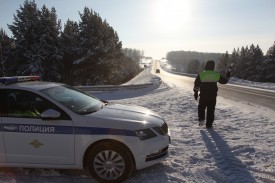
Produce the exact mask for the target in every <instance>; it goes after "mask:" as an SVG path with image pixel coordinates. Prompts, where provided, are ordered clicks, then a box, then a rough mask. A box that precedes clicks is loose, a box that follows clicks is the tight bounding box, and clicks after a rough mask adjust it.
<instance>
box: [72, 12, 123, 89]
mask: <svg viewBox="0 0 275 183" xmlns="http://www.w3.org/2000/svg"><path fill="white" fill-rule="evenodd" d="M80 18H81V21H80V23H79V31H80V32H79V36H80V55H81V56H82V57H81V58H79V59H78V60H77V61H75V62H74V64H77V71H76V72H77V74H78V76H79V79H80V81H79V82H81V83H82V84H105V83H110V82H115V81H114V77H113V76H114V75H118V73H117V72H118V70H117V68H118V66H117V65H118V64H119V63H118V62H119V59H121V57H122V51H121V48H122V44H121V42H120V41H119V38H118V35H117V33H116V32H115V31H114V30H113V28H112V27H110V26H109V25H108V23H107V22H106V20H105V21H102V19H101V17H100V16H99V14H97V13H95V12H93V10H89V9H88V8H87V7H85V8H84V12H83V14H80Z"/></svg>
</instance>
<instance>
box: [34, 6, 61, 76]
mask: <svg viewBox="0 0 275 183" xmlns="http://www.w3.org/2000/svg"><path fill="white" fill-rule="evenodd" d="M39 23H40V25H41V26H40V28H41V30H40V32H39V35H40V39H39V44H40V48H39V53H40V54H39V56H40V59H41V63H42V64H41V65H42V67H43V69H44V73H43V78H44V79H46V80H48V81H60V80H61V75H62V69H61V59H62V57H63V52H62V51H61V46H60V40H59V36H60V33H61V22H60V20H58V19H57V15H56V11H55V8H52V9H51V11H50V10H49V9H48V8H47V7H46V6H45V5H44V6H43V7H42V9H41V13H40V22H39Z"/></svg>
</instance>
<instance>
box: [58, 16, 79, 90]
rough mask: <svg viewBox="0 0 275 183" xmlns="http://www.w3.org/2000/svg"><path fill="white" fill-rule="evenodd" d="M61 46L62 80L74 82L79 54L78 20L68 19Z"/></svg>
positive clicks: (68, 82)
mask: <svg viewBox="0 0 275 183" xmlns="http://www.w3.org/2000/svg"><path fill="white" fill-rule="evenodd" d="M60 42H61V46H62V50H63V59H62V74H63V76H62V80H63V82H64V83H67V84H70V85H72V84H74V78H75V76H76V75H75V73H74V72H75V68H74V65H73V63H74V62H75V61H76V60H77V59H78V58H79V57H80V55H79V30H78V24H77V22H74V21H71V20H68V21H67V22H66V24H65V26H64V31H63V32H62V34H61V39H60Z"/></svg>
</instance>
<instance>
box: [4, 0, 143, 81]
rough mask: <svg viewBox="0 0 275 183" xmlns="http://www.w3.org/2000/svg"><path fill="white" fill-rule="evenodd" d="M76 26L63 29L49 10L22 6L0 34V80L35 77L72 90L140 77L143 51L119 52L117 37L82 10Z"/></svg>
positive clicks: (94, 15) (28, 1)
mask: <svg viewBox="0 0 275 183" xmlns="http://www.w3.org/2000/svg"><path fill="white" fill-rule="evenodd" d="M79 16H80V21H79V22H75V21H72V20H69V19H68V20H67V22H66V23H65V24H64V28H63V29H62V26H61V20H59V19H58V17H57V14H56V10H55V8H54V7H52V8H51V9H48V8H47V7H46V6H45V5H44V6H43V7H42V8H41V9H38V8H37V4H36V3H35V1H34V0H33V1H31V0H26V1H25V2H24V4H23V5H20V8H19V9H18V10H17V11H16V13H15V14H14V22H12V23H11V24H9V25H8V28H9V29H10V30H11V32H12V37H9V36H8V35H7V34H6V32H5V31H4V30H3V29H2V28H1V29H0V43H1V56H2V57H1V68H0V75H2V76H3V75H5V76H13V75H39V76H40V77H41V78H42V80H46V81H58V82H64V83H67V84H71V85H94V84H121V83H124V82H125V81H128V80H129V79H131V78H133V77H134V76H135V75H136V74H138V73H139V72H140V71H141V68H140V66H139V61H140V60H141V58H142V56H143V55H142V54H143V52H142V51H139V50H136V49H123V48H122V42H121V41H120V40H119V36H118V34H117V32H116V31H114V29H113V28H112V27H111V26H110V25H109V24H108V23H107V21H106V20H102V18H101V17H100V16H99V14H98V13H96V12H94V11H93V10H92V9H89V8H88V7H85V8H84V10H83V12H82V13H80V12H79Z"/></svg>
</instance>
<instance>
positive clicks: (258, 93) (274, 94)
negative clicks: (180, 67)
mask: <svg viewBox="0 0 275 183" xmlns="http://www.w3.org/2000/svg"><path fill="white" fill-rule="evenodd" d="M156 68H160V66H159V63H158V62H153V64H152V72H154V71H155V70H156ZM160 69H161V68H160ZM157 75H158V76H159V77H160V78H161V79H162V80H163V81H164V82H165V81H169V82H172V83H174V84H175V85H188V86H190V90H193V86H194V81H195V78H192V77H187V76H179V75H175V74H171V73H168V72H165V71H164V70H162V69H161V73H160V74H157ZM218 88H219V91H218V95H219V96H222V97H224V98H228V99H232V100H235V101H245V102H247V103H250V104H255V105H260V106H263V107H268V108H270V109H272V110H274V111H275V91H273V90H264V89H258V88H252V87H244V86H238V85H232V84H226V85H221V84H218Z"/></svg>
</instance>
